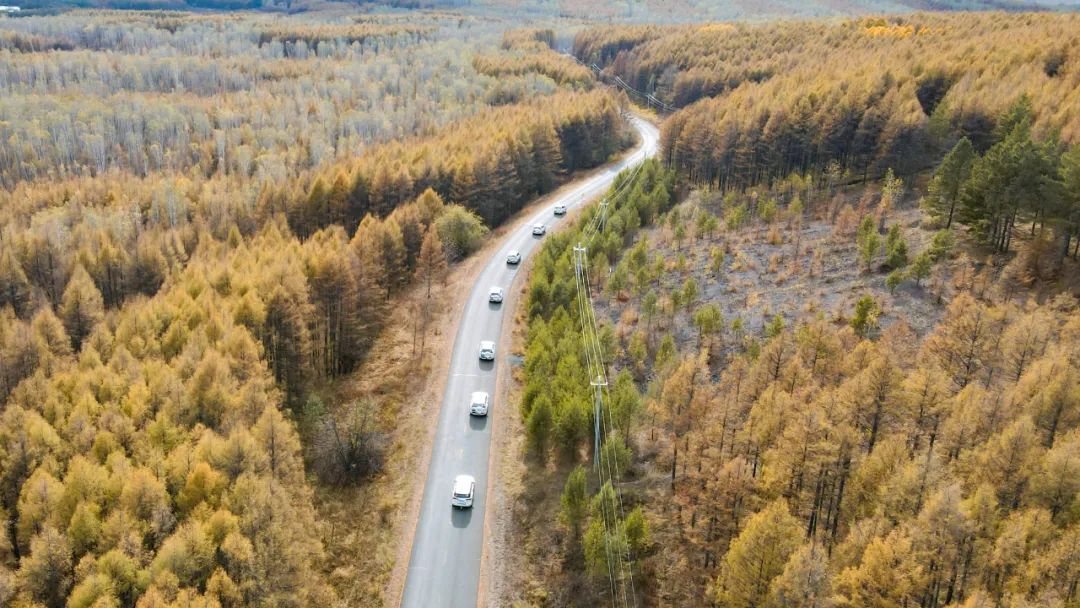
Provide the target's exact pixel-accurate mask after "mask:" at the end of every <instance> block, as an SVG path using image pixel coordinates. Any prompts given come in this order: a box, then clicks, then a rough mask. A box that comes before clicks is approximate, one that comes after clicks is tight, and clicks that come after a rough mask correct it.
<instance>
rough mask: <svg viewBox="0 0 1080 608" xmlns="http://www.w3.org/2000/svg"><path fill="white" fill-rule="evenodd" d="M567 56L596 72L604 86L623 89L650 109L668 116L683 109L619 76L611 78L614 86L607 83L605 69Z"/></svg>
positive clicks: (569, 54)
mask: <svg viewBox="0 0 1080 608" xmlns="http://www.w3.org/2000/svg"><path fill="white" fill-rule="evenodd" d="M565 55H567V56H568V57H570V58H571V59H573V60H574V61H576V62H578V63H579V64H581V65H584V66H586V67H588V68H589V69H591V70H592V71H593V72H594V74H595V76H596V79H597V80H599V81H600V82H602V83H604V84H607V85H608V86H614V87H616V88H619V89H622V90H624V91H626V92H627V93H628V94H630V95H632V96H635V97H637V98H638V99H639V100H641V102H643V103H644V104H645V105H647V106H648V107H650V108H656V109H658V110H660V111H662V112H666V113H668V114H670V113H672V112H675V111H677V110H679V109H681V108H679V106H676V105H674V104H670V103H667V102H666V101H664V100H662V99H660V98H658V97H657V96H656V95H653V94H652V93H646V92H645V91H642V90H639V89H638V88H637V87H635V86H633V85H631V84H630V83H628V82H626V81H625V80H623V79H622V78H620V77H619V76H618V75H616V76H613V77H612V78H611V80H612V81H613V84H611V83H608V82H607V77H606V76H605V75H604V69H603V68H601V67H600V66H598V65H596V64H595V63H589V64H586V63H585V62H584V61H582V60H581V59H578V58H577V57H576V56H575V55H574V54H573V53H569V52H567V53H565Z"/></svg>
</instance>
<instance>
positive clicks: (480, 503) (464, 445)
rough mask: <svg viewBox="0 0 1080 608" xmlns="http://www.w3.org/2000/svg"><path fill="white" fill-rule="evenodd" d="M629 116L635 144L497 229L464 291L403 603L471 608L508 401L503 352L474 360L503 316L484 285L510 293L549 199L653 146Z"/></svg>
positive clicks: (571, 201) (580, 195)
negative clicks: (465, 478) (463, 478)
mask: <svg viewBox="0 0 1080 608" xmlns="http://www.w3.org/2000/svg"><path fill="white" fill-rule="evenodd" d="M632 122H633V125H634V128H635V129H637V131H638V133H639V134H640V136H641V142H640V144H639V146H638V148H637V149H636V150H635V151H634V152H633V153H632V154H631V155H629V156H627V157H626V158H624V159H623V160H622V161H620V162H617V163H614V164H612V165H611V166H610V167H608V168H607V169H605V170H603V171H600V172H597V173H594V174H593V175H592V176H590V177H588V178H585V179H582V180H580V181H579V182H578V183H576V184H573V185H572V186H571V187H569V188H564V190H563V192H564V193H565V194H563V195H561V196H560V197H559V198H557V199H555V200H552V201H551V202H550V203H549V204H548V205H546V206H545V207H544V208H543V209H541V210H540V211H538V212H537V213H536V214H535V215H534V216H533V217H531V218H529V221H528V222H526V223H524V224H522V225H521V226H520V227H519V228H518V229H516V230H514V231H513V232H510V233H509V234H507V235H506V236H505V237H503V242H502V245H501V247H500V248H499V249H498V251H497V252H496V253H495V255H494V257H492V259H491V261H490V262H488V264H487V266H485V267H484V268H483V270H482V271H481V272H480V276H479V277H478V278H477V280H476V284H475V285H473V287H472V291H471V293H470V294H469V295H468V301H467V302H466V304H465V309H464V312H463V315H462V318H461V324H460V326H459V328H458V333H457V337H456V338H455V341H454V352H453V355H452V358H451V360H450V373H449V375H448V376H447V380H446V390H445V391H444V393H443V402H442V408H441V411H440V414H439V428H438V430H437V431H436V434H435V443H434V446H433V447H432V452H431V463H430V465H429V466H428V476H427V482H426V483H425V484H424V499H423V503H422V505H421V507H420V519H419V521H418V522H417V525H416V533H415V537H414V538H413V546H412V555H411V556H410V558H409V572H408V575H407V577H406V580H405V591H404V593H403V595H402V602H401V605H402V606H406V607H408V608H444V607H462V608H466V607H468V608H474V607H475V606H476V605H477V593H478V588H479V583H480V554H481V550H482V547H483V542H484V513H485V508H484V506H485V504H484V503H485V496H484V494H485V493H486V490H487V484H488V450H489V447H490V444H491V422H492V421H491V418H492V417H493V416H500V415H502V414H503V412H504V408H506V407H510V406H509V405H508V404H505V403H499V402H498V401H497V400H496V399H494V396H495V392H496V382H495V381H496V373H497V372H498V371H499V368H501V367H504V366H506V365H507V364H508V363H507V354H508V353H504V352H496V356H495V361H480V360H479V356H478V355H479V349H480V341H481V340H493V341H495V342H496V343H498V342H499V336H500V333H501V332H502V325H503V318H504V316H506V315H509V314H511V313H510V312H509V311H508V310H506V307H504V306H503V305H502V304H491V303H489V302H488V290H489V289H490V288H491V287H493V286H498V287H503V288H504V289H505V290H506V292H507V294H509V292H510V288H511V286H512V285H513V283H514V282H515V281H516V280H517V275H518V274H519V270H518V269H519V268H521V267H522V266H523V265H524V264H525V262H527V260H528V257H529V255H531V254H532V253H533V252H534V251H535V250H536V249H537V247H538V245H539V243H540V241H541V240H542V239H541V238H540V237H534V236H532V234H531V232H530V231H531V227H532V225H533V224H535V223H538V222H543V223H544V224H546V225H547V227H548V231H549V232H550V231H551V230H552V229H554V228H556V227H557V226H558V225H559V224H560V223H562V222H563V221H564V219H563V218H559V217H556V216H554V215H553V213H552V209H553V207H554V206H555V205H557V204H563V205H566V206H567V207H569V208H573V207H575V206H577V205H580V204H583V203H584V202H586V201H589V200H591V199H593V198H595V197H596V196H598V195H600V194H602V193H603V192H604V190H606V189H607V188H608V187H609V186H610V185H611V183H612V181H613V180H614V179H615V176H616V175H618V173H619V172H620V171H622V170H623V169H626V168H627V167H631V166H634V165H636V164H638V163H641V162H642V161H643V160H644V159H646V158H648V157H650V156H652V155H653V154H655V153H656V149H657V141H658V139H659V132H658V131H657V129H656V127H654V126H653V125H651V124H649V123H647V122H645V121H643V120H640V119H637V118H635V119H633V120H632ZM515 249H516V250H517V251H520V252H521V255H522V264H520V265H518V266H510V265H508V264H507V263H506V255H507V253H508V252H510V251H511V250H515ZM473 391H486V392H487V393H488V394H489V395H492V404H491V408H490V412H489V414H488V416H487V417H484V418H481V417H473V416H469V409H468V408H469V396H470V395H471V394H472V392H473ZM461 474H467V475H472V476H473V477H475V478H476V497H475V501H474V503H473V507H472V508H471V509H455V508H453V507H451V506H450V494H451V486H452V485H453V480H454V477H456V476H457V475H461Z"/></svg>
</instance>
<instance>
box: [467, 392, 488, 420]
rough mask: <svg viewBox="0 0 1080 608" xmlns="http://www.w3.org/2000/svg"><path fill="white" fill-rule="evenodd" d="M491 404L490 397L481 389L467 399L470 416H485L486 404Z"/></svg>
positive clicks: (486, 412) (486, 413)
mask: <svg viewBox="0 0 1080 608" xmlns="http://www.w3.org/2000/svg"><path fill="white" fill-rule="evenodd" d="M490 404H491V398H490V397H488V394H487V393H485V392H483V391H476V392H475V393H473V394H472V397H471V398H470V399H469V415H471V416H487V415H488V406H489V405H490Z"/></svg>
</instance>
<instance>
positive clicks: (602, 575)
mask: <svg viewBox="0 0 1080 608" xmlns="http://www.w3.org/2000/svg"><path fill="white" fill-rule="evenodd" d="M1077 23H1078V22H1077V21H1076V20H1075V18H1074V17H1073V16H1069V15H1023V16H1015V15H1004V14H1001V15H998V14H985V15H962V16H960V15H948V16H942V15H916V16H912V17H903V18H889V19H885V20H882V19H866V20H854V21H849V22H844V23H837V22H820V23H819V22H806V23H798V24H795V23H790V24H765V25H731V26H729V25H716V26H713V25H710V26H685V27H683V26H678V27H653V26H643V27H608V28H594V29H590V30H585V31H584V32H583V33H582V34H580V35H579V37H578V40H577V42H576V44H575V49H576V51H577V54H578V55H579V57H583V58H585V59H590V60H593V61H598V62H601V63H602V64H603V65H605V66H606V69H607V70H609V71H610V72H611V73H614V74H619V75H621V76H622V77H623V78H624V79H626V80H627V81H628V82H630V83H632V84H634V86H637V87H639V88H642V89H644V90H647V91H650V92H652V91H655V92H656V94H657V95H658V96H660V97H662V98H666V99H668V100H669V101H673V102H677V103H680V104H687V103H688V104H689V105H687V106H686V107H685V108H684V109H682V110H680V111H678V112H676V113H675V114H674V115H673V116H672V117H671V118H669V119H668V121H667V122H666V123H665V126H664V138H663V160H662V161H661V163H650V164H649V165H647V166H646V168H645V169H644V170H642V171H641V172H640V173H639V174H637V175H636V176H632V179H633V181H632V183H630V184H629V185H627V186H626V187H625V188H623V189H622V190H620V194H619V195H617V196H615V197H614V198H613V199H611V202H610V205H609V210H608V216H607V220H606V221H605V222H604V223H603V225H602V227H601V228H600V229H599V231H598V232H597V233H596V235H595V236H594V237H592V243H591V247H590V249H589V251H588V262H587V267H588V269H589V270H588V272H589V278H590V279H591V285H590V288H591V291H592V293H593V294H594V303H595V310H596V314H597V316H598V322H599V326H598V327H599V333H598V340H599V343H600V344H601V346H602V349H603V352H604V357H605V364H606V369H607V374H608V380H609V386H608V388H607V391H606V401H605V403H606V404H607V406H608V408H609V410H608V411H609V416H610V421H611V422H612V423H613V424H611V426H610V427H606V428H608V429H609V430H608V431H606V434H605V436H604V442H603V444H602V447H601V450H600V454H599V458H600V462H601V465H600V466H601V469H603V467H605V466H607V468H608V470H612V469H618V470H620V471H622V475H621V477H622V483H620V484H619V488H618V489H619V495H620V496H621V499H622V505H623V509H622V510H620V511H619V512H618V515H617V521H618V527H617V528H616V527H615V526H613V525H612V523H611V521H612V520H611V514H610V512H606V511H605V507H604V505H605V504H606V502H605V501H608V500H609V499H608V498H607V496H609V495H610V494H611V493H612V488H611V487H610V486H601V484H600V482H599V481H598V476H597V472H596V470H595V469H594V468H593V458H594V456H595V455H594V454H593V453H592V451H593V449H592V432H593V428H594V426H593V425H594V421H593V415H592V411H593V410H592V403H593V389H592V387H591V386H590V385H589V377H588V372H587V371H586V360H587V356H586V347H585V346H584V345H583V342H582V333H581V326H582V319H581V315H580V311H579V309H578V308H577V306H575V301H576V300H575V294H576V290H577V287H576V283H575V277H574V265H573V258H572V251H571V250H572V246H574V245H577V244H578V242H579V241H580V240H581V238H582V236H581V235H582V233H583V232H584V228H585V226H586V225H587V224H588V223H589V222H590V221H591V217H592V213H595V212H596V211H595V210H592V211H590V212H588V213H586V217H583V218H581V220H580V221H579V223H578V224H577V226H576V227H575V228H574V229H573V230H570V231H568V232H567V233H566V234H559V235H554V236H553V237H551V238H550V239H549V240H548V241H547V242H545V244H544V247H543V251H542V252H541V253H540V254H539V255H538V256H536V259H535V261H534V267H533V271H532V274H531V276H530V281H529V286H528V289H527V298H526V301H525V303H524V304H523V313H524V314H525V316H526V319H527V331H526V337H525V342H524V345H523V349H524V354H525V364H524V369H523V380H524V382H523V386H522V396H521V402H520V416H521V421H522V429H523V433H524V435H525V437H524V446H525V447H524V452H525V453H524V454H523V455H522V456H523V458H524V462H525V469H524V470H525V475H526V480H525V483H523V484H522V487H523V488H524V489H523V490H521V493H520V494H519V495H518V499H519V501H520V504H519V506H518V507H517V508H516V513H517V515H518V521H517V527H518V533H517V534H518V538H519V539H520V541H521V544H522V547H523V549H524V550H525V551H526V552H527V558H526V559H525V560H524V563H525V564H528V565H529V567H528V568H527V571H526V572H525V574H523V575H522V576H521V584H520V585H519V586H518V587H517V590H516V591H515V593H516V595H515V596H514V598H513V599H515V600H518V601H521V602H522V603H525V604H528V605H568V604H575V605H598V606H599V605H607V604H610V603H613V600H614V603H615V604H618V601H617V600H618V595H616V596H615V597H614V598H613V597H612V588H613V587H612V582H611V580H610V579H609V574H610V575H613V576H614V577H615V579H616V585H615V587H614V588H615V589H616V590H617V589H618V588H619V585H618V584H617V583H618V582H619V580H618V579H621V580H622V581H623V583H624V584H627V583H628V582H629V581H628V576H629V574H628V572H629V571H628V570H627V569H625V568H621V567H619V566H618V564H617V561H618V560H617V559H616V558H614V557H613V555H618V551H620V550H621V551H624V552H625V553H626V554H628V555H630V556H631V559H632V562H633V566H634V568H633V577H634V579H633V585H634V589H636V591H637V594H638V601H639V603H640V604H641V605H662V606H702V605H715V606H722V607H725V608H727V607H739V608H744V607H745V608H750V607H763V606H765V607H772V606H776V607H780V606H785V607H787V606H802V607H816V608H825V607H841V606H851V607H864V606H880V607H898V608H899V607H904V606H907V607H911V606H919V607H924V608H931V607H946V606H952V607H957V608H959V607H963V608H983V607H995V608H997V607H1007V608H1019V607H1029V606H1050V607H1060V608H1066V607H1071V606H1078V605H1080V593H1078V588H1080V569H1078V564H1080V553H1078V551H1080V481H1078V480H1080V452H1078V448H1080V350H1078V345H1080V342H1078V336H1080V334H1078V333H1077V329H1078V327H1080V326H1078V325H1077V319H1078V308H1077V306H1078V301H1077V295H1078V294H1080V287H1078V286H1080V281H1078V278H1080V271H1078V268H1077V262H1076V259H1075V256H1076V247H1077V244H1078V238H1077V237H1078V226H1077V213H1078V212H1080V182H1077V181H1076V175H1077V174H1078V172H1080V169H1078V165H1077V159H1078V150H1080V145H1077V143H1078V142H1077V141H1076V137H1077V134H1076V125H1077V124H1078V123H1076V118H1077V117H1076V116H1075V115H1074V114H1075V112H1076V111H1077V107H1078V106H1077V103H1076V100H1075V94H1076V82H1077V81H1076V79H1077V77H1078V74H1080V72H1077V67H1078V66H1080V63H1078V62H1080V59H1078V58H1077V57H1078V56H1077V55H1076V47H1075V46H1074V44H1075V43H1074V42H1073V40H1074V39H1075V35H1074V34H1075V32H1076V31H1077ZM1053 32H1056V33H1053ZM826 74H827V75H828V77H825V76H824V75H826ZM934 82H936V84H932V83H934ZM931 89H932V90H931ZM929 97H934V99H933V100H930V99H929ZM928 101H929V102H930V105H931V106H932V107H930V108H928V107H927V105H926V104H927V103H928ZM871 119H873V121H874V124H876V125H877V127H875V128H874V129H873V134H872V137H871V136H870V130H869V125H870V124H871V123H870V121H871ZM844 125H846V127H845V126H844ZM889 125H892V126H891V127H890V126H889ZM665 165H666V166H665ZM622 179H623V180H629V179H631V176H624V177H623V178H622ZM566 379H572V380H566ZM604 463H607V464H606V465H605V464H604ZM526 505H528V506H526ZM627 587H629V585H628V584H627Z"/></svg>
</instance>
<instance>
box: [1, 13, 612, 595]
mask: <svg viewBox="0 0 1080 608" xmlns="http://www.w3.org/2000/svg"><path fill="white" fill-rule="evenodd" d="M504 29H506V28H505V27H504V24H503V23H501V22H499V21H497V20H491V19H481V18H471V17H467V16H463V15H450V14H443V13H436V12H424V13H415V14H409V15H404V14H393V13H391V14H386V15H381V16H380V15H366V14H359V15H358V14H340V13H333V12H329V13H318V14H309V15H300V16H295V17H289V18H287V19H285V18H281V17H277V18H271V17H268V16H264V15H260V14H183V13H167V12H110V11H93V12H74V13H63V14H60V15H55V16H30V17H23V18H18V19H6V20H4V21H0V89H2V90H3V95H2V96H0V137H2V138H3V140H4V141H5V142H6V143H5V145H4V146H3V147H0V186H2V188H0V235H2V238H0V293H2V296H0V521H4V522H5V523H6V526H5V527H4V532H3V534H2V535H0V604H2V605H4V606H19V607H25V608H30V607H39V606H44V607H48V608H53V607H64V606H67V607H76V606H85V607H90V606H94V607H98V608H100V607H104V606H138V607H140V608H151V607H158V606H161V607H168V606H191V605H200V606H220V607H226V608H227V607H230V606H256V605H258V606H285V605H288V606H316V605H319V606H327V605H357V603H364V604H377V603H378V602H379V601H380V600H379V594H380V593H381V585H382V583H383V582H384V581H383V580H382V579H381V578H379V577H381V576H385V574H384V573H383V571H382V568H384V565H383V564H382V562H381V561H379V560H383V559H384V556H385V554H386V553H387V551H386V549H385V548H384V547H382V546H379V545H376V544H374V543H373V544H372V545H371V546H369V547H367V548H366V551H365V553H364V555H352V556H344V557H342V556H340V555H338V554H337V553H333V554H331V553H327V552H326V551H325V549H324V548H325V547H326V546H327V540H328V537H327V536H326V535H333V530H334V525H336V524H337V523H338V522H336V521H335V520H334V517H335V513H337V510H336V509H337V503H335V502H334V501H335V500H337V501H340V500H343V498H341V497H346V496H351V498H348V500H357V494H356V493H360V496H363V494H362V493H363V492H364V491H365V488H366V487H368V485H369V483H370V482H371V481H372V479H373V478H374V477H376V476H378V475H380V474H381V473H382V471H383V467H384V465H386V463H387V461H388V459H390V458H394V457H395V452H393V451H391V450H390V446H391V444H392V443H393V441H394V437H395V433H396V432H397V430H398V429H397V428H396V427H395V422H394V420H395V417H394V416H392V415H386V416H380V417H378V418H377V419H376V420H374V421H372V422H370V423H369V422H368V421H367V418H366V417H364V416H362V414H363V412H365V411H368V409H365V408H376V407H382V408H384V410H385V411H387V412H389V411H390V410H391V408H392V407H400V404H399V403H398V402H397V401H396V400H394V399H391V397H392V396H391V395H372V396H369V397H364V399H363V400H362V402H354V401H342V400H339V399H337V398H336V395H337V391H338V389H339V387H340V386H341V385H343V384H345V383H347V382H349V381H351V374H353V373H354V372H355V371H356V370H357V369H358V368H359V367H360V366H362V365H363V364H364V363H365V362H366V361H368V358H369V350H370V348H371V346H372V344H373V343H375V341H376V340H378V339H379V338H380V336H381V335H382V333H383V332H384V331H388V330H395V331H396V330H398V329H400V328H397V327H389V326H388V324H389V323H390V319H391V318H392V317H391V314H390V313H391V312H392V307H391V305H390V303H391V301H392V299H399V298H408V299H409V300H408V301H409V306H412V305H413V304H412V303H411V299H412V298H413V297H414V292H415V297H416V298H418V300H417V302H418V303H417V310H418V313H417V314H418V317H425V316H426V315H430V314H432V310H431V307H430V305H426V306H420V305H419V302H420V301H421V300H423V298H424V294H425V292H426V293H427V294H430V293H431V291H432V289H433V287H436V288H437V285H438V283H439V282H440V281H442V280H443V279H444V277H445V275H446V272H447V268H449V267H450V266H452V265H454V264H456V263H458V262H460V261H461V260H463V259H465V258H466V257H467V256H468V255H469V254H470V253H472V252H473V251H475V250H476V249H477V248H479V247H480V246H481V245H482V244H483V243H484V242H485V236H486V234H487V233H488V231H489V230H491V229H493V228H496V227H498V226H499V225H500V224H501V223H502V222H504V221H505V220H506V219H508V218H510V217H511V216H513V215H514V213H515V212H516V211H517V210H519V209H520V208H521V207H522V206H523V205H524V204H525V203H526V202H527V201H528V200H530V199H531V198H532V197H534V196H536V195H538V194H542V193H545V192H548V191H550V190H551V189H553V188H554V187H556V186H557V185H559V184H560V183H561V182H562V181H563V180H565V179H566V178H567V176H569V175H571V174H572V173H574V172H575V171H578V170H580V169H587V168H590V167H593V166H596V165H598V164H600V163H603V162H605V161H606V160H607V159H608V158H609V157H610V156H611V155H612V154H614V153H616V152H617V151H619V150H621V149H622V148H623V147H624V146H627V145H629V144H630V143H631V138H630V135H629V134H628V132H627V130H626V129H625V127H624V126H623V122H622V120H621V117H620V112H621V104H622V101H621V99H620V98H619V97H618V96H616V95H615V94H613V93H611V92H609V91H607V90H605V89H600V88H593V87H592V86H591V83H590V82H587V81H586V80H585V79H584V78H582V77H581V73H580V72H581V68H580V66H577V64H576V63H574V62H573V61H571V60H569V59H567V58H565V57H562V56H558V55H557V54H555V52H554V51H553V50H552V49H551V47H550V46H549V45H548V41H553V40H554V37H553V35H552V34H551V33H550V32H544V31H534V32H530V33H529V34H528V35H526V36H525V37H526V38H529V39H530V40H533V41H535V42H536V44H527V43H525V42H524V41H520V42H515V41H514V40H513V37H509V38H507V39H506V40H505V41H504V40H503V38H502V32H503V30H504ZM532 54H535V55H536V56H537V57H536V58H533V57H531V55H532ZM484 58H486V59H484ZM485 61H487V62H488V63H485ZM510 65H513V66H514V67H505V66H510ZM499 66H504V67H499ZM563 75H571V76H570V77H564V76H563ZM421 320H422V319H420V318H418V320H417V321H415V323H416V325H417V327H418V328H420V327H421V325H420V324H419V323H420V321H421ZM394 322H395V323H396V321H394ZM423 328H425V329H424V330H425V331H426V325H425V326H423ZM407 331H413V329H412V328H411V327H410V328H408V329H407ZM418 361H419V359H418ZM425 365H426V364H425ZM384 380H385V381H387V382H389V381H391V380H392V379H391V378H386V379H384ZM328 438H336V441H329V440H328ZM389 481H390V482H391V483H392V482H394V479H390V480H389ZM398 481H399V482H400V480H398ZM338 488H343V489H346V490H347V491H352V492H354V494H351V495H350V494H348V493H347V492H346V493H344V494H342V493H339V494H335V493H334V492H335V491H336V490H335V489H338ZM350 489H351V490H350ZM368 518H370V519H371V520H372V522H371V524H372V525H382V526H383V527H386V528H388V529H391V530H393V529H396V528H393V527H392V526H390V525H389V524H388V523H387V522H386V520H385V516H384V515H379V514H370V515H368ZM380 522H381V524H380ZM349 523H350V525H362V524H363V525H367V524H365V523H364V522H349ZM400 525H401V522H400V521H398V522H397V523H395V524H394V526H400ZM391 536H392V535H391ZM329 539H330V540H333V537H332V536H331V537H329ZM336 559H348V560H349V562H348V564H343V563H340V562H337V561H335V560H336ZM376 562H378V563H376ZM343 565H348V566H349V567H356V566H359V567H361V568H363V569H365V570H364V572H365V574H364V575H362V577H366V576H370V580H368V581H366V582H365V585H367V587H366V588H365V589H364V590H363V592H362V597H361V596H359V595H357V593H358V592H356V591H355V590H354V589H353V586H354V585H353V583H352V582H351V581H342V579H340V578H339V577H334V576H331V574H332V573H334V572H335V571H336V570H338V569H340V568H341V567H342V566H343ZM371 589H375V591H371Z"/></svg>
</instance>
